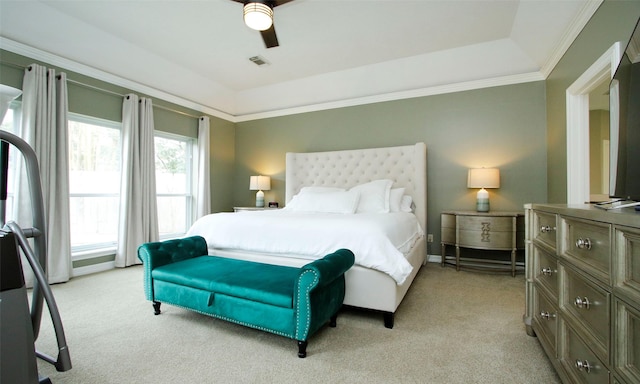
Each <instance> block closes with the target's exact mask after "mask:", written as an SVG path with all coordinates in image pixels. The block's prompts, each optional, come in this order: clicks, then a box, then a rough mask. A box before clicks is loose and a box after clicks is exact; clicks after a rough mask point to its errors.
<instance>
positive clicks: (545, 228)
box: [540, 225, 556, 233]
mask: <svg viewBox="0 0 640 384" xmlns="http://www.w3.org/2000/svg"><path fill="white" fill-rule="evenodd" d="M555 230H556V227H551V226H548V225H543V226H542V227H540V232H541V233H549V232H553V231H555Z"/></svg>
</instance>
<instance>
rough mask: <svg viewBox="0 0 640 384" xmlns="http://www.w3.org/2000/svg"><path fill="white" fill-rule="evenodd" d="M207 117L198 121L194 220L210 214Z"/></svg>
mask: <svg viewBox="0 0 640 384" xmlns="http://www.w3.org/2000/svg"><path fill="white" fill-rule="evenodd" d="M210 137H211V135H210V128H209V117H208V116H202V117H201V118H200V119H199V120H198V181H197V184H198V187H197V190H196V205H197V208H196V218H200V217H202V216H205V215H208V214H209V213H211V183H210V180H211V176H210V166H209V164H210V163H209V159H210V157H211V155H210V149H209V147H210V142H209V140H210Z"/></svg>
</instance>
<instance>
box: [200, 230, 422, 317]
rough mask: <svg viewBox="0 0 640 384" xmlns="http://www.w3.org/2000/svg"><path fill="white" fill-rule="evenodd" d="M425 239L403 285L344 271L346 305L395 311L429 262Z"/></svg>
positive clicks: (281, 261)
mask: <svg viewBox="0 0 640 384" xmlns="http://www.w3.org/2000/svg"><path fill="white" fill-rule="evenodd" d="M209 254H210V255H215V256H222V257H229V258H233V259H241V260H249V261H254V262H259V263H267V264H276V265H286V266H290V267H302V266H303V265H305V264H307V263H309V262H310V260H309V258H308V257H296V256H295V255H293V256H287V257H282V256H278V255H269V254H259V253H253V252H246V251H234V250H223V249H209ZM426 254H427V252H426V241H425V238H424V237H422V238H421V239H420V240H419V241H418V242H417V243H416V244H415V245H414V247H413V248H412V249H411V251H410V253H409V254H408V255H407V260H408V261H409V263H410V264H411V266H412V267H413V270H412V271H411V274H410V275H409V276H408V277H407V279H406V280H405V281H404V283H402V284H401V285H398V284H396V281H395V280H394V279H393V278H392V277H391V276H389V275H387V274H386V273H383V272H380V271H376V270H374V269H371V268H366V267H362V266H359V265H354V266H353V267H351V269H349V270H348V271H347V273H346V274H345V280H346V292H345V298H344V304H345V305H350V306H354V307H359V308H366V309H373V310H378V311H384V312H391V313H393V312H395V311H396V309H397V308H398V306H399V305H400V303H401V302H402V299H403V298H404V296H405V295H406V293H407V291H408V290H409V287H410V286H411V283H412V282H413V279H414V278H415V277H416V275H417V274H418V271H419V270H420V268H421V267H422V266H423V265H424V264H425V262H426Z"/></svg>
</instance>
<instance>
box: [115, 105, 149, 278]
mask: <svg viewBox="0 0 640 384" xmlns="http://www.w3.org/2000/svg"><path fill="white" fill-rule="evenodd" d="M153 129H154V125H153V106H152V102H151V99H148V98H144V97H143V98H140V97H138V96H137V95H134V94H129V95H126V96H125V98H124V101H123V103H122V135H121V138H122V140H121V141H122V180H121V187H120V219H119V226H118V247H117V250H116V262H115V264H116V267H127V266H130V265H134V264H141V262H140V260H138V253H137V252H138V247H139V246H140V245H141V244H143V243H146V242H150V241H158V239H159V231H158V208H157V202H156V171H155V168H156V167H155V151H154V138H153Z"/></svg>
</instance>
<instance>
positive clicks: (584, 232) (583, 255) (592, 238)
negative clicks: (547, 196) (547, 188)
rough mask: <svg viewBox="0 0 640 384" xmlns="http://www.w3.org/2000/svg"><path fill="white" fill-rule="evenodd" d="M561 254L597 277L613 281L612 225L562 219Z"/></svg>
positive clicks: (605, 280) (607, 281) (608, 281)
mask: <svg viewBox="0 0 640 384" xmlns="http://www.w3.org/2000/svg"><path fill="white" fill-rule="evenodd" d="M561 220H562V230H563V231H564V236H563V241H562V245H561V250H560V256H562V257H566V258H567V259H570V260H571V262H572V263H576V264H578V265H580V266H581V267H584V268H585V269H586V270H587V272H590V273H591V274H592V275H594V276H595V277H597V278H599V279H601V280H602V281H603V282H605V283H607V284H609V283H610V282H611V273H610V271H611V225H610V224H605V223H598V222H594V221H591V222H587V221H582V220H578V219H573V218H565V217H563V218H562V219H561Z"/></svg>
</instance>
